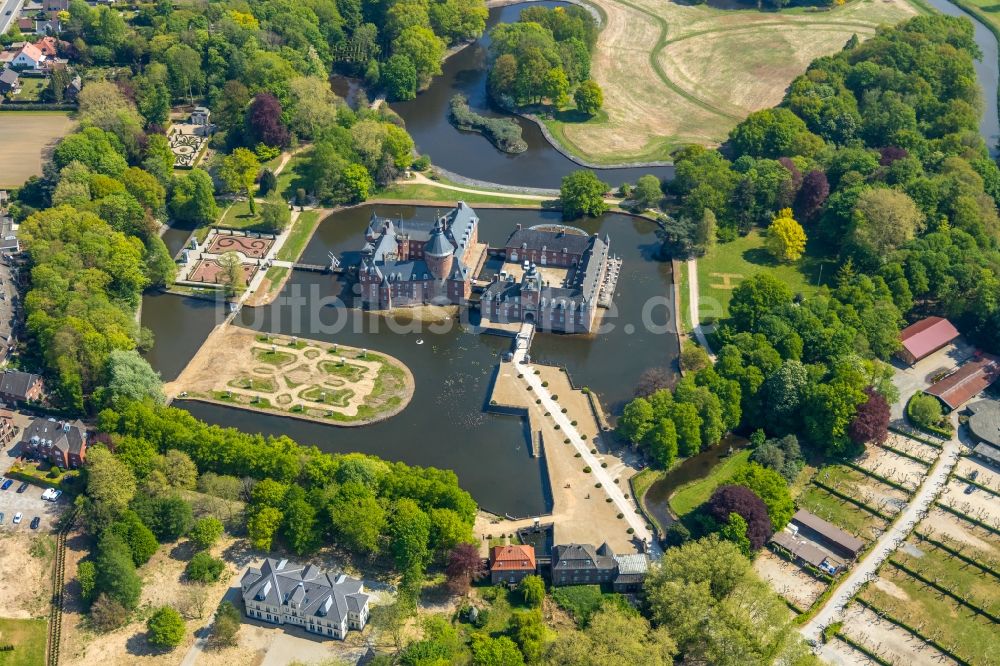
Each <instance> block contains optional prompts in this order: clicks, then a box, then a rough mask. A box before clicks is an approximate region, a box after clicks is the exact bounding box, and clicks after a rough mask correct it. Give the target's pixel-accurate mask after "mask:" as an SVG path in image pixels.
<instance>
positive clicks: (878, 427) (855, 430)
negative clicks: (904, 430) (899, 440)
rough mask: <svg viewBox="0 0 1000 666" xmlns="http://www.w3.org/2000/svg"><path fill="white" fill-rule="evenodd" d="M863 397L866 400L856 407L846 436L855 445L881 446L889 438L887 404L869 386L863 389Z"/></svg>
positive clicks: (879, 394)
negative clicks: (864, 396)
mask: <svg viewBox="0 0 1000 666" xmlns="http://www.w3.org/2000/svg"><path fill="white" fill-rule="evenodd" d="M865 395H867V396H868V399H867V400H865V401H864V402H863V403H861V404H860V405H858V411H857V413H856V414H855V415H854V420H853V421H851V425H850V426H849V427H848V429H847V435H848V437H850V438H851V441H852V442H854V443H855V444H860V445H863V444H867V443H868V442H875V443H876V444H881V443H883V442H885V440H886V439H887V438H888V437H889V419H890V413H889V412H890V410H889V403H888V401H886V399H885V398H884V397H883V396H882V394H881V393H879V392H878V391H876V390H875V389H874V388H872V387H871V386H869V387H868V388H866V389H865Z"/></svg>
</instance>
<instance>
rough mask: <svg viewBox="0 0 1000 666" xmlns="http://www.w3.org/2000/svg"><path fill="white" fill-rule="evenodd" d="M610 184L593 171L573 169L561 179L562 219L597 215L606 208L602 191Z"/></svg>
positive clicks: (601, 213)
mask: <svg viewBox="0 0 1000 666" xmlns="http://www.w3.org/2000/svg"><path fill="white" fill-rule="evenodd" d="M609 187H610V186H609V185H608V184H607V183H605V182H602V181H601V180H599V179H598V178H597V176H595V175H594V172H593V171H574V172H573V173H571V174H570V175H568V176H566V177H565V178H563V179H562V186H561V187H560V188H559V202H560V203H561V204H562V216H563V219H564V220H574V219H576V218H578V217H582V216H584V215H590V216H592V217H597V216H598V215H603V214H604V213H605V212H607V210H608V205H607V204H606V203H604V193H605V192H607V191H608V188H609Z"/></svg>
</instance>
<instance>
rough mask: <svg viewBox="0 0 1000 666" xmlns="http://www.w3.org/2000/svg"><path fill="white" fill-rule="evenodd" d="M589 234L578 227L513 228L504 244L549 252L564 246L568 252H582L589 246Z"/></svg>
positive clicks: (561, 249) (558, 250)
mask: <svg viewBox="0 0 1000 666" xmlns="http://www.w3.org/2000/svg"><path fill="white" fill-rule="evenodd" d="M590 238H591V237H590V236H588V235H587V234H586V233H584V232H583V231H581V230H579V229H575V230H574V229H568V230H564V229H559V230H558V231H551V230H548V229H544V228H542V229H539V228H537V227H533V228H530V229H515V230H514V233H512V234H511V235H510V237H509V238H508V239H507V243H506V246H507V247H510V248H515V249H516V248H525V249H528V250H536V251H537V250H541V249H542V248H545V249H546V250H548V251H550V252H562V251H563V249H564V248H565V250H566V252H567V253H569V254H583V253H584V252H586V250H587V248H588V247H589V246H590Z"/></svg>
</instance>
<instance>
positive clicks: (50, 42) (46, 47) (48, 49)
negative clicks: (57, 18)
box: [35, 35, 59, 58]
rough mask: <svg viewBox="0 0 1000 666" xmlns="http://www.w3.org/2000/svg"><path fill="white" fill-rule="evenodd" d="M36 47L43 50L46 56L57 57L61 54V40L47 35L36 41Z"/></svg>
mask: <svg viewBox="0 0 1000 666" xmlns="http://www.w3.org/2000/svg"><path fill="white" fill-rule="evenodd" d="M35 48H36V49H38V50H39V51H41V52H42V55H44V56H45V57H46V58H55V57H56V56H57V55H59V40H57V39H56V38H55V37H52V36H51V35H47V36H45V37H42V38H41V39H39V40H38V41H37V42H35Z"/></svg>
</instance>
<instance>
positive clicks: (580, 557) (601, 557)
mask: <svg viewBox="0 0 1000 666" xmlns="http://www.w3.org/2000/svg"><path fill="white" fill-rule="evenodd" d="M617 575H618V563H617V562H616V561H615V558H614V552H612V550H611V548H609V547H608V545H607V544H602V545H601V546H600V547H599V548H597V549H595V548H594V547H593V546H592V545H591V544H589V543H584V544H580V543H571V544H568V545H559V546H556V547H555V548H553V549H552V584H553V585H599V584H601V583H611V582H614V579H615V577H616V576H617Z"/></svg>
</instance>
